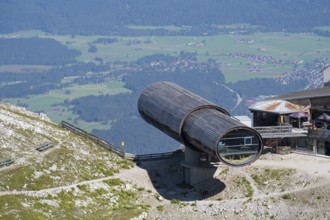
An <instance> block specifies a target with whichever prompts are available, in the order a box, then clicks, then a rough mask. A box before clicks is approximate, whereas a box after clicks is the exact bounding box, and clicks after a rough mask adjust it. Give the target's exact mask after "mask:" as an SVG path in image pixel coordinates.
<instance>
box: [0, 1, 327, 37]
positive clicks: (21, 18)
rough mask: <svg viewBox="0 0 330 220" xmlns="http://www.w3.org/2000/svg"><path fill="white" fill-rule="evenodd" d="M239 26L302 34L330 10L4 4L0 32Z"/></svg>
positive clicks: (269, 5)
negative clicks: (130, 27) (136, 26)
mask: <svg viewBox="0 0 330 220" xmlns="http://www.w3.org/2000/svg"><path fill="white" fill-rule="evenodd" d="M237 23H245V24H246V23H247V24H252V25H260V26H262V27H263V28H264V30H269V31H271V30H281V31H282V30H283V29H287V30H288V31H304V30H308V29H311V28H312V27H315V26H326V25H329V24H330V6H329V4H328V2H327V1H325V0H305V1H301V0H290V1H288V0H277V1H273V0H231V1H228V0H205V1H200V0H189V1H184V0H167V1H162V0H139V1H135V0H112V1H102V0H95V1H88V0H71V1H67V0H57V1H44V0H24V1H20V0H12V1H6V0H4V1H1V2H0V32H1V33H10V32H15V31H19V30H27V29H38V30H43V31H46V32H52V33H62V34H63V33H66V34H87V35H90V34H121V35H123V34H125V33H126V34H133V33H132V31H130V30H128V29H127V26H128V25H143V26H146V25H152V26H166V25H176V26H182V25H185V26H193V27H194V30H195V31H194V32H191V33H198V32H200V33H203V31H204V30H205V28H203V26H205V25H220V24H222V25H223V24H237ZM196 29H197V30H199V31H196ZM208 30H210V28H208ZM136 32H138V31H136ZM136 32H134V33H135V34H136ZM150 33H153V34H155V33H157V32H154V31H153V32H150ZM161 33H162V34H164V32H161ZM144 34H146V33H145V32H144ZM186 34H189V32H188V33H186Z"/></svg>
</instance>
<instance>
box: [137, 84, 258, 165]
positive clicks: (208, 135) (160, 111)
mask: <svg viewBox="0 0 330 220" xmlns="http://www.w3.org/2000/svg"><path fill="white" fill-rule="evenodd" d="M138 109H139V112H140V114H141V116H142V117H143V118H144V119H145V120H146V121H147V122H148V123H150V124H152V125H154V126H155V127H156V128H158V129H160V130H161V131H163V132H164V133H166V134H168V135H169V136H171V137H173V138H174V139H176V140H177V141H179V142H181V143H183V144H184V145H185V146H187V147H190V148H193V149H198V150H200V151H202V152H205V153H207V154H208V155H210V156H212V157H213V158H218V159H219V160H221V161H223V162H225V163H226V161H224V160H222V159H221V157H220V156H219V154H218V152H217V148H218V143H219V141H220V139H221V138H222V137H223V136H224V135H226V134H227V133H228V132H230V131H233V130H235V129H243V130H247V131H249V132H250V133H252V134H253V135H254V136H256V137H257V139H258V141H259V143H260V148H259V149H260V152H261V149H262V146H261V145H262V140H261V136H260V135H259V134H258V132H256V131H254V130H253V129H251V128H249V127H246V126H245V125H244V124H242V123H240V122H239V121H238V120H236V119H234V118H232V117H230V115H229V114H228V112H227V111H226V110H224V109H222V108H221V107H219V106H216V105H215V104H213V103H212V102H210V101H207V100H206V99H204V98H202V97H200V96H198V95H195V94H193V93H191V92H190V91H188V90H186V89H184V88H182V87H180V86H178V85H176V84H173V83H171V82H158V83H155V84H152V85H150V86H148V87H147V88H146V89H145V90H144V91H143V92H142V94H141V96H140V98H139V101H138ZM260 152H259V153H260ZM259 153H258V155H257V156H256V157H255V159H256V158H257V157H258V156H259ZM255 159H253V161H254V160H255ZM251 161H252V160H251ZM253 161H252V162H253ZM242 165H244V164H242Z"/></svg>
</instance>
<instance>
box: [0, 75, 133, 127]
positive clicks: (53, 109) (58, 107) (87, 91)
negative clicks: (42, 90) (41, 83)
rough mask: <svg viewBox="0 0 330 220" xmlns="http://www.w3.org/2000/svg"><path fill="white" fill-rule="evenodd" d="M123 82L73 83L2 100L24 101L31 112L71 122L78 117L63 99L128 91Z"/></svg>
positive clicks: (91, 124) (92, 124) (99, 125)
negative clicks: (46, 91) (42, 92)
mask: <svg viewBox="0 0 330 220" xmlns="http://www.w3.org/2000/svg"><path fill="white" fill-rule="evenodd" d="M67 80H72V77H70V78H65V81H67ZM123 86H124V83H123V82H121V81H115V80H110V81H108V82H106V83H104V84H88V85H77V84H73V85H72V86H70V87H66V88H64V89H58V90H51V91H49V92H48V93H46V94H40V95H29V96H27V97H26V98H15V99H5V100H4V101H6V102H10V103H13V104H19V103H24V104H27V105H28V106H29V110H30V111H33V112H44V113H46V114H47V116H48V117H49V118H50V119H51V120H52V121H53V122H55V123H59V122H61V121H62V120H67V121H69V122H73V121H74V120H75V119H77V118H78V115H75V114H73V113H72V111H71V110H70V107H67V106H66V105H64V102H65V100H68V101H70V100H73V99H75V98H79V97H82V96H88V95H107V94H110V95H114V94H118V93H125V92H130V91H129V90H128V89H126V88H124V87H123ZM78 125H81V127H83V128H84V129H87V130H88V131H91V130H92V129H93V128H110V127H111V125H110V124H104V125H101V124H97V123H87V122H84V121H81V120H79V121H78Z"/></svg>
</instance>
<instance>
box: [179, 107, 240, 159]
mask: <svg viewBox="0 0 330 220" xmlns="http://www.w3.org/2000/svg"><path fill="white" fill-rule="evenodd" d="M238 127H244V128H246V126H245V125H244V124H242V123H240V122H239V121H237V120H236V119H233V118H231V117H228V116H226V115H224V114H222V113H221V112H219V111H217V110H214V109H201V110H197V111H194V112H193V113H191V114H190V115H189V116H188V117H187V119H186V120H185V122H184V125H183V135H182V136H183V137H184V139H185V140H184V141H185V142H188V143H190V144H191V145H193V146H194V147H197V148H198V149H203V150H204V151H208V153H209V154H212V156H215V148H216V147H217V145H218V142H219V139H220V138H221V137H222V136H223V135H225V134H226V133H227V132H228V131H229V130H230V129H232V128H238Z"/></svg>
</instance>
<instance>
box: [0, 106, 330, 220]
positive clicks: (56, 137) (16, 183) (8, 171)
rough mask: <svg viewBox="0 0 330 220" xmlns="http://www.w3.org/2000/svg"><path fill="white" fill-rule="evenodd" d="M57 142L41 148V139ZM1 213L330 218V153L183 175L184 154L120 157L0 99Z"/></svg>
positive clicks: (0, 215)
mask: <svg viewBox="0 0 330 220" xmlns="http://www.w3.org/2000/svg"><path fill="white" fill-rule="evenodd" d="M44 143H51V144H53V147H51V148H49V149H47V150H45V151H42V152H39V151H37V150H36V148H37V147H38V146H41V145H43V144H44ZM6 160H13V161H14V163H13V164H10V165H8V166H0V220H1V219H116V220H117V219H135V220H137V219H148V220H149V219H150V220H154V219H181V220H183V219H189V220H190V219H235V220H236V219H329V216H330V212H329V208H328V202H329V200H330V196H329V195H330V186H329V184H328V183H329V180H330V168H329V167H330V166H329V165H330V160H329V159H328V158H320V157H312V156H305V155H299V154H290V155H275V154H265V155H262V156H261V158H260V159H259V160H257V161H256V162H255V163H253V164H252V165H250V166H246V167H240V168H232V167H227V166H223V165H220V167H219V174H218V176H216V178H214V179H212V180H209V181H204V182H202V183H200V184H197V185H194V186H190V185H187V184H184V183H182V179H183V178H182V177H183V176H182V174H183V173H182V167H181V166H180V162H181V161H182V160H184V154H183V153H182V152H181V153H180V152H177V153H176V154H174V156H173V157H172V158H169V159H164V160H154V161H142V162H141V163H139V164H138V165H135V164H133V163H132V162H130V161H127V160H123V159H121V158H119V157H118V156H116V155H114V154H112V153H111V152H109V151H107V150H105V149H103V148H100V147H99V146H97V145H95V144H94V143H92V142H90V141H89V140H87V139H83V138H81V137H78V136H76V135H74V134H72V133H70V132H69V131H66V130H63V129H62V128H60V127H59V126H57V125H56V124H53V123H51V122H50V121H49V120H48V119H47V117H46V116H45V115H39V114H35V113H31V112H28V111H26V110H24V109H22V108H19V107H16V106H12V105H9V104H5V103H0V164H1V161H6Z"/></svg>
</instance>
